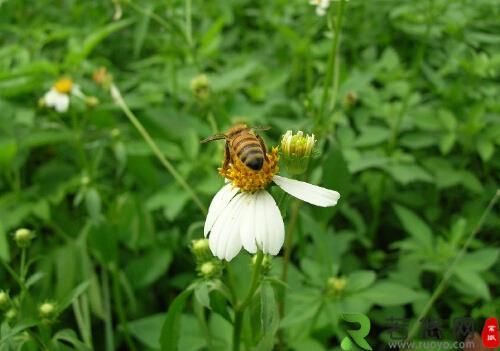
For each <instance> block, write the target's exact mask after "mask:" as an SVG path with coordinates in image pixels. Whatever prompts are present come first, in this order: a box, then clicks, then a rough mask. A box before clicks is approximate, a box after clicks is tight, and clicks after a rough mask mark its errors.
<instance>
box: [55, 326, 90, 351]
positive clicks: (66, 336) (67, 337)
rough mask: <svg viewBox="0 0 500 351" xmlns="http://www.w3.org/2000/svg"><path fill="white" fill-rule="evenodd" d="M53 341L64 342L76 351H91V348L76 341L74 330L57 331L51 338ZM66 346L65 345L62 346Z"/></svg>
mask: <svg viewBox="0 0 500 351" xmlns="http://www.w3.org/2000/svg"><path fill="white" fill-rule="evenodd" d="M52 339H53V340H60V341H65V342H67V343H69V344H71V345H73V346H74V347H75V350H78V351H92V348H90V347H88V346H87V345H85V344H84V343H83V342H81V341H80V340H79V339H78V336H77V335H76V333H75V331H74V330H71V329H63V330H60V331H58V332H57V333H56V334H55V335H54V336H53V337H52ZM64 345H66V343H65V344H64Z"/></svg>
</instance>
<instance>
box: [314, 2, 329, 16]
mask: <svg viewBox="0 0 500 351" xmlns="http://www.w3.org/2000/svg"><path fill="white" fill-rule="evenodd" d="M309 4H311V5H314V6H316V14H317V15H318V16H324V15H325V14H326V11H327V10H328V7H329V6H330V0H309Z"/></svg>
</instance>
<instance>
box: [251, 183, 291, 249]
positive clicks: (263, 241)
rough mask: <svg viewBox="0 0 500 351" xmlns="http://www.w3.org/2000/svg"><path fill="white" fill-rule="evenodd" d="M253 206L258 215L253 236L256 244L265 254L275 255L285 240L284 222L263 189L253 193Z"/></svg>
mask: <svg viewBox="0 0 500 351" xmlns="http://www.w3.org/2000/svg"><path fill="white" fill-rule="evenodd" d="M255 195H256V196H257V197H256V201H255V203H256V204H255V207H256V209H257V211H256V212H257V214H258V216H259V217H257V218H256V223H260V225H259V226H257V228H256V230H257V231H256V233H255V237H256V240H257V246H258V247H259V248H260V249H261V250H262V252H263V253H265V254H270V255H277V254H278V253H279V251H280V249H281V247H282V246H283V242H284V240H285V224H284V223H283V218H282V217H281V212H280V210H279V208H278V206H277V205H276V202H275V201H274V199H273V197H272V196H271V195H269V193H268V192H267V191H265V190H263V191H259V192H257V193H256V194H255Z"/></svg>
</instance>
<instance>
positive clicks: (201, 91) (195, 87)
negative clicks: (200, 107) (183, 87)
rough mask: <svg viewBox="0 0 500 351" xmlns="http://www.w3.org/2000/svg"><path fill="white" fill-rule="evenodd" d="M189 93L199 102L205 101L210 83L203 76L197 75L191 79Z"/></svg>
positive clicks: (208, 93)
mask: <svg viewBox="0 0 500 351" xmlns="http://www.w3.org/2000/svg"><path fill="white" fill-rule="evenodd" d="M190 86H191V91H192V92H193V93H194V94H195V95H196V96H197V97H198V98H199V99H201V100H205V99H207V98H208V96H209V95H210V81H209V80H208V77H207V76H206V75H205V74H199V75H197V76H196V77H194V78H193V79H191V83H190Z"/></svg>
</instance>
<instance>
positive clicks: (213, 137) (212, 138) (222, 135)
mask: <svg viewBox="0 0 500 351" xmlns="http://www.w3.org/2000/svg"><path fill="white" fill-rule="evenodd" d="M220 139H226V135H225V134H215V135H211V136H209V137H208V138H205V139H203V140H202V141H200V143H202V144H204V143H208V142H209V141H214V140H220Z"/></svg>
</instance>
